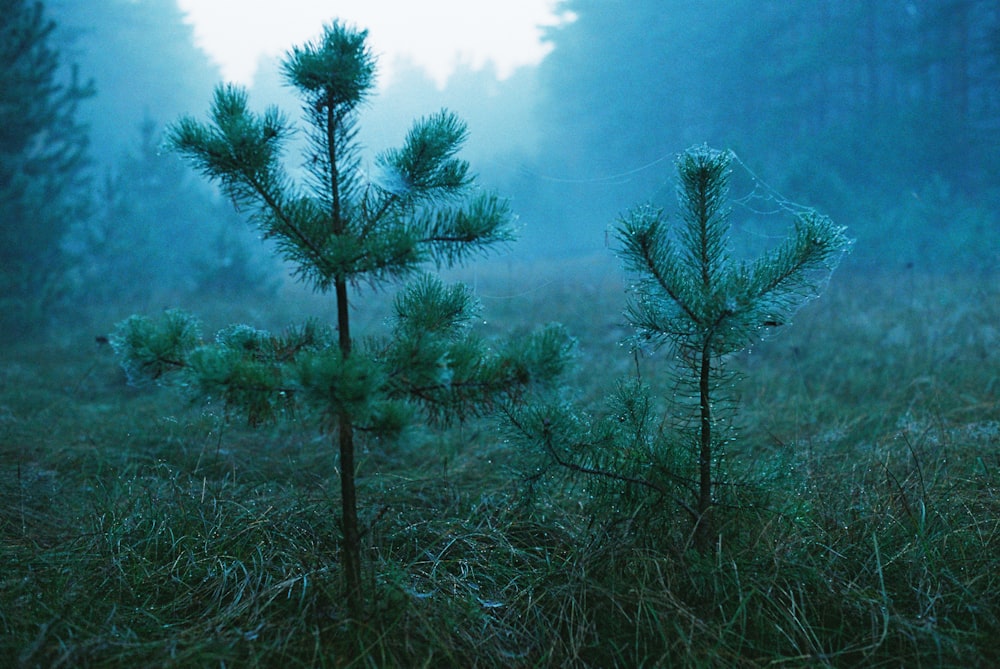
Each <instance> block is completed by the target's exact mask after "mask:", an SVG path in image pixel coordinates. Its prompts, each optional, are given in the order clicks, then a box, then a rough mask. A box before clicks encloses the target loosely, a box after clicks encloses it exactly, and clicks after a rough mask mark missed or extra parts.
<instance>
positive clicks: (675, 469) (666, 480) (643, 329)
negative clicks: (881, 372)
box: [513, 147, 850, 550]
mask: <svg viewBox="0 0 1000 669" xmlns="http://www.w3.org/2000/svg"><path fill="white" fill-rule="evenodd" d="M732 160H733V154H732V153H730V152H720V151H714V150H711V149H709V148H707V147H699V148H695V149H691V150H689V151H687V152H685V153H684V154H682V155H681V156H680V158H679V159H678V162H677V170H678V175H679V187H678V202H679V205H680V218H681V220H680V222H679V223H677V224H671V223H668V221H667V219H666V218H665V216H664V213H663V211H662V210H658V209H655V208H653V207H651V206H643V207H638V208H635V209H633V210H632V211H630V212H629V213H628V214H627V215H626V216H625V217H623V218H622V219H621V220H620V222H619V226H618V229H617V231H616V234H617V238H618V240H619V242H620V244H621V249H620V251H619V255H620V256H621V257H622V259H623V260H624V263H625V267H626V269H627V270H628V271H630V272H634V273H635V274H636V275H637V276H638V277H639V280H638V281H637V283H636V284H635V286H634V296H633V299H632V300H631V301H630V303H629V305H628V308H627V310H626V317H627V318H628V320H629V322H630V324H631V325H633V326H634V327H635V328H636V331H637V342H640V343H641V344H642V345H647V344H652V345H654V346H665V347H667V348H668V349H669V350H670V352H671V353H673V354H674V359H675V360H676V361H677V364H678V375H679V379H678V384H677V386H676V388H677V389H678V393H677V396H676V397H675V398H674V400H675V401H673V402H672V404H671V407H670V410H669V414H670V418H671V419H672V421H673V422H674V430H673V433H671V434H663V433H661V432H660V431H659V429H658V427H657V426H655V425H654V423H655V412H654V411H653V410H652V405H651V402H652V400H651V398H650V397H649V389H648V388H646V387H645V386H643V385H642V384H639V383H622V384H621V385H620V386H619V389H618V392H617V394H616V395H615V396H614V397H613V398H612V407H611V411H609V414H610V415H611V416H612V418H611V419H610V420H609V421H608V422H607V423H604V424H593V425H584V426H583V427H582V428H581V426H580V424H579V421H578V420H576V419H575V418H574V417H573V416H572V415H571V414H570V413H569V412H566V411H564V410H562V409H559V410H556V411H551V410H550V411H549V413H546V412H544V411H543V412H539V411H537V410H534V409H532V410H529V411H527V412H521V413H519V414H518V413H515V414H514V416H513V418H514V423H515V426H516V427H517V428H518V430H519V431H520V432H521V434H522V435H523V436H527V437H529V438H530V439H531V440H532V441H535V442H541V443H542V444H543V446H544V448H545V450H546V451H547V452H548V453H549V454H551V455H554V456H555V458H556V460H557V462H559V463H560V464H563V465H566V466H568V467H569V468H570V469H573V470H576V471H578V472H583V473H587V474H591V475H598V476H601V477H603V478H605V479H610V480H613V481H616V482H617V483H620V484H622V485H624V486H625V488H627V489H630V491H631V492H632V493H634V492H635V489H636V488H638V489H643V490H647V491H652V492H653V493H654V497H655V501H654V502H653V503H654V504H659V503H661V502H662V500H663V498H664V497H666V498H669V499H673V501H674V502H676V503H678V504H679V505H680V506H681V507H682V508H684V509H685V510H686V511H687V513H688V514H689V515H690V517H691V519H692V521H693V522H694V534H693V536H694V541H695V545H696V546H697V547H698V548H699V549H700V550H706V549H707V548H708V547H709V546H710V544H711V541H712V533H713V529H712V524H711V510H712V507H713V504H714V498H715V482H716V481H717V477H716V474H717V471H716V465H717V463H718V461H719V458H720V456H721V455H722V446H723V445H724V444H725V442H726V441H727V439H728V438H729V437H730V436H731V435H729V434H727V432H728V427H729V421H728V420H727V419H731V415H729V416H726V415H720V414H721V413H725V408H726V407H727V405H729V406H731V404H732V402H733V398H732V397H730V396H727V395H726V393H725V387H726V386H727V385H728V384H729V383H731V381H732V378H731V376H730V375H727V373H726V369H725V364H726V357H727V356H729V355H731V354H733V353H736V352H738V351H741V350H743V349H745V348H747V347H748V346H750V345H752V344H753V343H754V342H756V341H758V340H759V339H760V338H761V336H762V335H763V334H764V333H765V332H766V331H767V330H771V329H774V328H778V327H782V326H784V325H786V324H787V323H788V322H789V319H790V317H791V316H792V314H793V313H794V312H795V311H796V310H797V309H798V308H799V307H800V306H801V305H802V304H803V303H804V302H805V301H807V300H808V299H810V298H812V297H815V296H816V295H817V294H818V292H819V290H820V289H821V288H822V286H823V285H824V284H825V282H826V281H827V279H828V277H829V276H830V273H831V272H832V271H833V270H834V269H835V268H836V266H837V264H838V263H839V261H840V258H841V256H842V255H843V253H844V252H845V251H846V249H847V248H848V247H849V244H850V243H849V241H848V239H847V237H846V236H845V235H844V229H843V228H842V227H839V226H836V225H834V224H833V223H832V222H831V221H830V220H829V219H828V218H826V217H824V216H821V215H819V214H817V213H815V212H811V211H810V212H806V213H802V214H799V215H798V216H797V219H796V221H795V227H794V230H793V232H792V234H791V236H790V237H789V238H788V239H786V240H785V242H784V243H783V244H781V245H779V246H778V247H777V248H776V249H774V250H773V251H771V252H769V253H766V254H765V255H763V256H762V257H760V258H758V259H756V260H754V261H752V262H736V261H734V260H733V259H732V258H731V256H730V250H729V248H728V234H729V214H730V211H729V209H728V207H727V197H728V183H729V176H730V165H731V162H732ZM692 411H693V413H694V415H693V416H692V415H690V413H691V412H692ZM567 449H570V450H573V451H575V453H572V452H570V453H567ZM574 456H576V459H574ZM692 456H693V457H692ZM692 464H693V466H691V465H692ZM678 491H680V492H678Z"/></svg>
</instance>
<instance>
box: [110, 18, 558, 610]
mask: <svg viewBox="0 0 1000 669" xmlns="http://www.w3.org/2000/svg"><path fill="white" fill-rule="evenodd" d="M366 38H367V33H366V32H365V31H359V30H355V29H353V28H350V27H347V26H345V25H344V24H341V23H339V22H335V23H333V24H331V25H328V26H326V27H325V29H324V32H323V34H322V36H321V37H320V39H319V40H318V41H316V42H310V43H307V44H305V45H304V46H301V47H296V48H294V49H293V50H292V51H291V52H290V53H288V54H287V55H286V57H285V59H284V62H283V66H282V71H283V74H284V77H285V79H286V81H287V82H288V84H290V85H291V86H292V87H293V88H294V89H295V90H296V91H297V93H298V95H299V97H300V99H301V102H302V110H303V113H304V117H305V121H306V126H307V137H308V146H307V149H306V153H305V155H304V156H303V161H302V162H303V166H304V168H305V170H306V172H307V178H306V179H304V180H303V181H302V182H301V183H298V182H296V181H295V180H293V179H292V178H291V177H290V176H289V175H288V173H287V172H286V171H285V169H284V166H283V164H282V161H281V157H282V153H283V150H284V148H285V145H286V140H287V139H288V137H289V136H290V134H291V133H292V125H291V124H290V123H289V121H288V120H287V119H286V117H285V116H284V115H283V114H282V113H281V112H279V111H278V110H277V109H274V108H270V109H268V110H267V111H265V112H264V113H263V114H257V113H254V112H253V111H251V110H250V109H249V108H248V98H247V93H246V92H245V90H243V89H241V88H239V87H236V86H232V85H225V86H220V87H219V88H217V89H216V91H215V98H214V102H213V104H212V108H211V118H210V121H209V122H208V123H202V122H200V121H197V120H195V119H193V118H190V117H186V118H183V119H181V120H180V121H179V122H178V123H176V124H175V125H173V126H172V127H171V128H170V131H169V143H170V145H171V146H172V147H173V148H174V149H175V150H177V151H179V152H180V153H181V154H183V155H185V156H186V157H188V158H190V159H191V160H192V161H193V162H194V163H195V165H197V166H198V167H199V168H200V169H201V171H202V172H203V173H204V174H205V175H206V176H207V177H208V178H209V179H212V180H214V181H216V182H218V183H219V184H220V185H221V186H222V188H223V189H224V191H225V193H226V194H227V195H228V196H229V197H231V198H232V200H233V202H234V203H235V205H236V206H237V207H238V208H240V210H241V211H248V212H251V215H252V217H253V222H254V223H255V224H256V225H257V226H258V227H259V228H260V229H261V231H262V232H263V233H264V236H265V237H267V238H270V239H273V240H274V241H275V242H276V247H277V249H278V251H279V252H280V254H281V255H282V256H283V257H284V259H286V260H287V261H289V262H290V263H291V264H292V266H293V267H294V271H295V273H296V276H297V278H299V279H300V280H302V281H303V282H305V283H307V284H309V285H310V286H312V287H313V289H315V290H317V291H319V292H323V293H328V292H332V293H333V294H334V297H335V301H336V311H337V322H336V326H335V327H333V328H331V327H328V326H325V325H322V324H319V323H316V322H310V323H307V324H305V325H303V326H300V327H297V328H290V329H289V330H288V331H286V332H285V333H283V334H281V335H272V334H270V333H267V332H263V331H260V330H257V329H255V328H253V327H250V326H246V325H237V326H231V327H229V328H226V329H225V330H223V331H221V332H220V333H218V334H217V335H216V337H215V339H214V341H211V342H206V341H204V340H203V339H202V337H201V334H200V331H199V327H198V325H197V322H196V321H195V319H194V318H193V317H192V316H190V315H187V314H184V313H181V312H176V311H171V312H167V313H166V314H165V315H164V316H163V318H161V319H159V320H158V321H153V320H150V319H148V318H145V317H142V316H133V317H132V318H130V319H128V320H127V321H125V322H123V323H122V324H120V325H119V326H118V329H117V330H116V332H115V335H114V337H113V343H114V345H115V348H116V350H117V352H118V354H119V356H120V357H121V359H122V362H123V365H124V367H125V369H126V371H127V373H128V374H129V375H130V377H131V378H133V379H138V378H154V379H155V378H158V377H161V376H163V375H166V374H169V373H173V372H180V373H182V374H184V375H186V380H187V382H188V385H190V386H191V387H193V388H195V389H196V390H198V391H200V392H201V393H202V394H203V395H206V396H211V397H221V398H223V399H224V401H225V403H226V405H227V407H230V408H233V409H238V410H240V411H242V412H243V413H244V414H245V415H246V417H247V418H248V420H249V422H250V423H251V424H258V423H261V422H263V421H266V420H274V419H280V418H281V417H282V416H283V415H285V414H286V412H289V411H293V410H294V411H295V412H296V413H297V414H299V413H302V412H307V414H308V415H312V416H314V417H315V419H316V422H317V425H318V426H319V427H321V428H322V429H324V430H327V431H329V432H331V433H333V434H334V435H335V438H334V441H335V444H336V448H337V452H338V454H339V457H340V462H339V470H340V488H341V513H342V517H341V526H342V528H343V552H342V565H343V571H344V582H345V589H346V602H347V606H348V613H349V614H350V616H351V617H352V618H354V619H357V618H358V617H360V616H362V615H363V613H364V596H363V595H364V593H363V589H362V583H363V580H362V564H361V562H362V560H361V531H360V528H359V524H358V510H357V506H358V503H357V491H356V481H355V464H354V454H355V440H356V437H357V436H358V434H359V433H363V434H366V435H375V436H392V435H395V434H398V433H399V432H400V431H401V430H402V429H403V428H404V427H405V426H406V425H408V424H410V423H412V422H414V421H415V420H416V419H417V416H418V414H422V415H423V416H425V417H429V418H430V419H431V421H432V422H436V423H444V422H447V421H450V420H455V419H462V418H465V417H467V416H470V415H476V414H481V413H484V412H486V411H488V410H491V409H493V408H494V407H496V406H497V405H498V404H501V403H505V402H513V401H517V400H518V399H520V397H521V395H522V394H523V392H524V391H525V390H526V389H528V388H529V387H530V386H531V385H533V384H536V383H543V382H546V381H548V380H550V379H552V378H554V376H555V375H557V374H559V372H560V370H561V367H562V366H563V364H564V361H565V359H566V357H567V353H568V351H569V348H570V346H571V342H570V341H569V339H568V337H566V335H565V334H564V333H563V331H562V330H561V329H560V328H558V327H549V328H546V329H544V330H542V331H540V332H538V333H537V334H536V335H534V336H532V337H529V338H528V339H527V340H525V341H521V342H516V343H511V344H509V345H506V346H500V347H496V346H494V347H489V346H487V345H486V344H485V343H483V342H482V341H481V340H480V339H479V338H478V337H476V336H475V335H474V334H473V333H472V332H471V330H470V329H469V327H468V323H469V322H470V320H471V318H472V315H473V314H474V312H475V308H476V305H475V300H474V299H473V297H472V295H471V293H470V292H469V291H468V289H466V288H465V287H463V286H452V287H446V286H444V285H443V284H442V283H441V282H440V281H439V280H438V279H437V278H435V277H431V276H424V277H422V278H419V279H418V280H417V281H415V282H413V283H412V284H411V285H410V286H409V287H407V288H406V289H405V290H404V291H403V292H402V293H401V294H400V296H399V297H398V298H397V300H396V301H395V304H394V312H395V313H394V329H393V332H392V334H391V336H389V337H386V338H384V339H378V338H370V339H367V340H365V341H364V342H363V343H362V344H360V345H359V344H358V343H357V342H356V341H355V338H354V336H353V335H352V332H351V323H350V313H351V310H350V305H351V302H350V300H351V297H352V291H356V290H357V289H358V288H359V287H360V286H361V285H362V284H367V285H370V286H373V287H378V286H383V285H385V284H387V283H390V282H393V281H395V280H399V279H404V278H408V277H412V276H413V275H414V274H415V273H416V271H417V270H418V268H420V267H421V266H423V265H425V264H426V263H427V262H433V263H436V264H437V265H453V264H455V263H459V262H462V261H464V260H465V259H467V258H468V257H470V255H472V254H475V253H477V252H481V251H483V250H486V249H489V248H491V247H494V246H496V245H497V244H502V243H504V242H507V241H508V240H510V239H512V233H511V226H510V223H511V218H512V217H511V214H510V210H509V206H508V204H507V202H506V201H505V200H503V199H501V198H499V197H497V196H496V195H494V194H491V193H488V192H484V191H479V190H478V189H477V188H476V187H475V181H474V178H473V177H472V175H471V174H470V172H469V166H468V164H467V163H466V162H465V161H463V160H461V159H459V158H458V157H457V153H458V151H459V149H460V148H461V146H462V143H463V142H464V140H465V137H466V127H465V125H464V124H463V123H462V122H461V121H460V120H459V119H458V118H457V117H456V116H454V115H453V114H451V113H449V112H447V111H442V112H439V113H436V114H432V115H430V116H428V117H426V118H423V119H421V120H419V121H417V122H416V123H415V124H414V125H413V127H412V129H411V130H410V132H409V134H408V135H407V137H406V139H405V141H404V143H403V146H402V147H401V148H399V149H393V150H388V151H385V152H383V153H381V154H380V155H378V156H377V157H376V159H375V168H376V169H375V172H376V173H377V174H378V175H379V176H378V177H377V178H376V179H369V178H367V177H366V175H365V172H364V170H362V168H361V158H360V154H359V152H360V147H359V145H358V143H357V139H356V131H357V122H358V111H359V107H360V105H361V104H362V102H364V101H365V100H366V99H367V97H368V95H369V94H370V92H371V89H372V87H373V85H374V80H375V79H374V78H375V63H374V59H373V57H372V55H371V52H370V51H369V49H368V47H367V45H366Z"/></svg>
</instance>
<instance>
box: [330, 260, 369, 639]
mask: <svg viewBox="0 0 1000 669" xmlns="http://www.w3.org/2000/svg"><path fill="white" fill-rule="evenodd" d="M334 285H335V290H336V295H337V329H338V332H339V343H340V353H341V355H343V356H344V359H345V360H346V359H347V357H348V356H349V355H350V354H351V330H350V312H349V311H348V303H347V282H346V281H345V280H344V279H337V280H336V281H335V283H334ZM337 422H338V430H337V433H338V445H339V447H340V506H341V523H342V524H343V531H344V540H343V546H342V550H343V565H344V585H345V589H346V591H347V592H346V595H347V609H348V613H349V614H350V617H351V619H353V620H359V619H360V618H361V617H362V613H363V612H364V604H363V602H364V599H363V597H362V588H361V532H360V530H359V529H358V496H357V489H356V486H355V480H354V423H353V421H352V419H351V415H350V413H348V412H347V411H341V412H340V414H339V415H338V416H337Z"/></svg>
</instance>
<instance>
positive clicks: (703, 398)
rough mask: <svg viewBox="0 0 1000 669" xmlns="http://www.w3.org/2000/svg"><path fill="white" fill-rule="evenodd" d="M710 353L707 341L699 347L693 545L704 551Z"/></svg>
mask: <svg viewBox="0 0 1000 669" xmlns="http://www.w3.org/2000/svg"><path fill="white" fill-rule="evenodd" d="M711 373H712V353H711V346H710V344H709V343H708V342H706V343H705V347H704V348H703V349H702V351H701V376H700V379H699V391H700V392H699V395H700V398H699V399H700V402H701V430H700V433H701V434H700V436H701V444H700V447H701V449H700V452H699V454H698V474H699V485H698V521H697V522H698V524H697V525H696V526H695V532H694V539H695V546H696V547H697V548H698V550H699V551H701V552H705V551H706V550H707V549H708V548H709V545H710V544H711V533H712V530H711V519H710V512H711V509H712V404H711V397H710V392H709V391H710V390H711V384H710V380H711Z"/></svg>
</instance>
